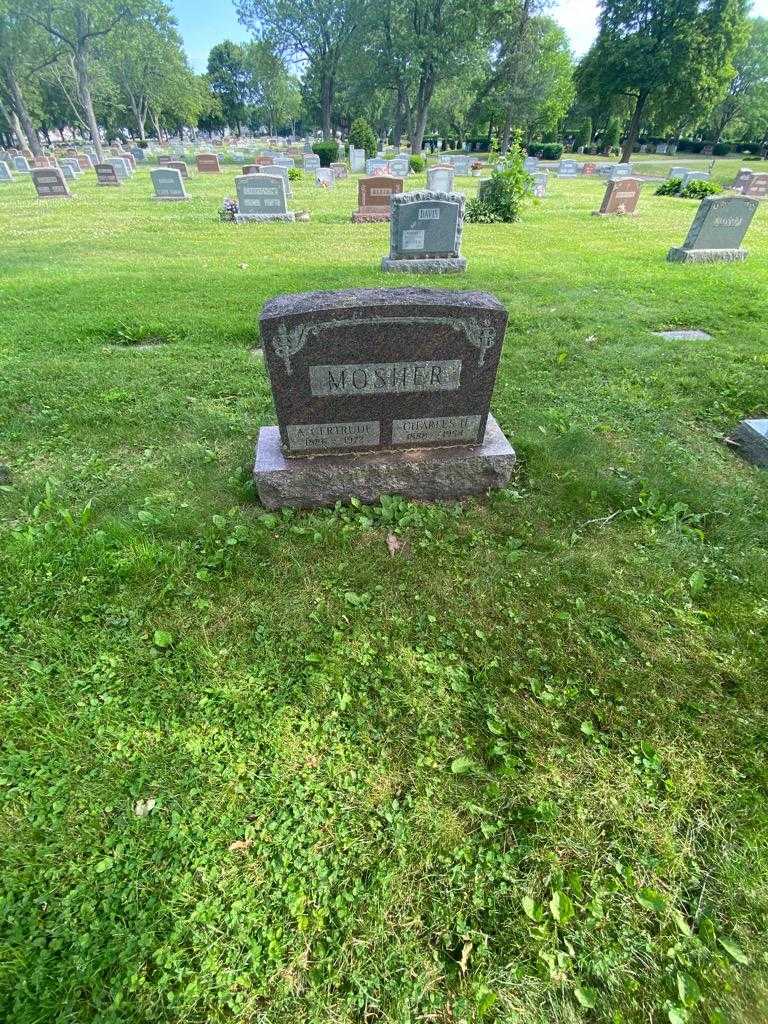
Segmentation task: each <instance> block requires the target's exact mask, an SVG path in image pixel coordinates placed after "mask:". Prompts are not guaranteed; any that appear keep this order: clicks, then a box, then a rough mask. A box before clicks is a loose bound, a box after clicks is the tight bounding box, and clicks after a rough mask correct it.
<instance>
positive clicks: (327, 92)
mask: <svg viewBox="0 0 768 1024" xmlns="http://www.w3.org/2000/svg"><path fill="white" fill-rule="evenodd" d="M320 103H321V108H322V121H323V124H322V127H323V141H325V142H330V141H331V139H332V138H333V132H332V130H331V108H332V107H333V75H331V74H330V72H328V71H325V72H323V80H322V83H321V95H320Z"/></svg>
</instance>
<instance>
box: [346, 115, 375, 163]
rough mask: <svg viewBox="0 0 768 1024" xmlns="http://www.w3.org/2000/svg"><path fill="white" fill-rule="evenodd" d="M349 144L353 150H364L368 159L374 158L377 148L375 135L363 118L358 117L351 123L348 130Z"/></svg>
mask: <svg viewBox="0 0 768 1024" xmlns="http://www.w3.org/2000/svg"><path fill="white" fill-rule="evenodd" d="M349 144H350V146H354V147H355V149H364V150H365V155H366V156H368V157H372V156H376V151H377V149H378V148H379V147H378V143H377V141H376V133H375V132H374V130H373V128H371V126H370V125H369V124H368V122H367V121H366V120H365V118H364V117H358V118H357V119H356V120H355V121H353V122H352V127H351V128H350V129H349Z"/></svg>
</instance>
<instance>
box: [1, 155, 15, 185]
mask: <svg viewBox="0 0 768 1024" xmlns="http://www.w3.org/2000/svg"><path fill="white" fill-rule="evenodd" d="M0 181H5V182H9V181H13V175H12V174H11V170H10V168H9V166H8V164H7V163H6V162H5V160H0Z"/></svg>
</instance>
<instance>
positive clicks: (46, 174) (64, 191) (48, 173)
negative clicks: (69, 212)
mask: <svg viewBox="0 0 768 1024" xmlns="http://www.w3.org/2000/svg"><path fill="white" fill-rule="evenodd" d="M31 173H32V181H33V182H34V184H35V189H36V190H37V196H38V199H71V198H72V193H71V192H70V191H69V189H68V188H67V183H66V181H65V180H64V172H63V171H62V170H61V168H60V167H34V168H33V169H32V172H31Z"/></svg>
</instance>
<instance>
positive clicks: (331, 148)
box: [312, 142, 339, 167]
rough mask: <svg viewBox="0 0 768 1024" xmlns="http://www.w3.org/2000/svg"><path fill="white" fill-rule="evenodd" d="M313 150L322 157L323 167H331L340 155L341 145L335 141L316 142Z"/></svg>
mask: <svg viewBox="0 0 768 1024" xmlns="http://www.w3.org/2000/svg"><path fill="white" fill-rule="evenodd" d="M312 152H313V153H316V154H317V156H319V157H320V166H321V167H330V166H331V164H332V163H333V162H334V160H335V159H336V157H337V156H338V155H339V147H338V144H337V143H335V142H316V143H315V144H314V146H313V147H312Z"/></svg>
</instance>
